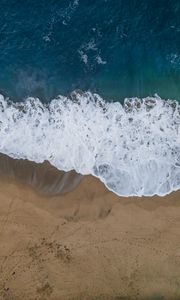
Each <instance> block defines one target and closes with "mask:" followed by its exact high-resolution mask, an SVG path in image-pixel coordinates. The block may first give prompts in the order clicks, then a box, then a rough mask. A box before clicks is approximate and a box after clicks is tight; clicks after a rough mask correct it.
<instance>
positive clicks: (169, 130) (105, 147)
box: [0, 0, 180, 196]
mask: <svg viewBox="0 0 180 300" xmlns="http://www.w3.org/2000/svg"><path fill="white" fill-rule="evenodd" d="M0 4H1V7H0V70H1V72H0V94H1V95H0V152H1V153H3V154H7V155H8V156H10V157H13V158H15V159H28V160H31V161H35V162H37V163H39V162H43V161H49V162H50V163H51V164H52V165H53V166H55V167H56V168H58V169H59V170H63V171H67V172H68V171H70V170H75V171H76V172H77V173H80V174H82V175H87V174H92V175H94V176H96V177H98V178H99V179H100V180H101V181H102V182H103V183H104V184H105V185H106V187H107V188H108V189H109V190H111V191H113V192H114V193H116V194H118V195H120V196H152V195H155V194H156V195H160V196H164V195H166V194H168V193H170V192H172V191H176V190H178V189H180V1H179V0H158V1H157V0H142V1H139V0H48V1H47V0H41V1H36V0H26V1H24V0H9V1H7V0H1V3H0Z"/></svg>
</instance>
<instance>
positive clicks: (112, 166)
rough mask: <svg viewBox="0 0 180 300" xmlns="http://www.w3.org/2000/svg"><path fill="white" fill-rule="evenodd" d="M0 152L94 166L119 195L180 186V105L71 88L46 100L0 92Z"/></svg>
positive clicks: (62, 165) (84, 168)
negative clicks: (16, 98) (13, 98)
mask: <svg viewBox="0 0 180 300" xmlns="http://www.w3.org/2000/svg"><path fill="white" fill-rule="evenodd" d="M0 152H2V153H5V154H7V155H9V156H11V157H14V158H24V159H25V158H26V159H29V160H33V161H36V162H43V161H44V160H48V161H49V162H50V163H51V164H52V165H54V166H56V167H57V168H58V169H60V170H65V171H68V170H72V169H75V170H76V171H77V172H79V173H81V174H93V175H95V176H97V177H99V178H100V179H101V181H103V182H104V183H105V185H106V186H107V187H108V188H109V189H110V190H112V191H114V192H115V193H117V194H118V195H125V196H129V195H138V196H141V195H154V194H158V195H165V194H167V193H170V192H171V191H174V190H177V189H180V105H179V104H178V102H176V101H170V100H167V101H164V100H162V99H161V98H160V97H158V96H155V97H147V98H145V99H138V98H133V99H125V101H124V105H121V104H120V103H118V102H115V103H106V102H104V101H103V100H102V99H101V98H100V96H99V95H97V94H91V93H77V92H76V93H73V94H72V96H71V97H70V98H69V99H68V98H66V97H63V96H59V97H58V98H57V99H55V100H52V101H51V103H50V104H49V105H43V104H42V103H41V102H40V101H39V100H38V99H34V98H28V99H27V100H26V101H25V102H21V103H16V104H15V103H12V102H10V101H8V100H6V99H4V97H3V96H1V97H0Z"/></svg>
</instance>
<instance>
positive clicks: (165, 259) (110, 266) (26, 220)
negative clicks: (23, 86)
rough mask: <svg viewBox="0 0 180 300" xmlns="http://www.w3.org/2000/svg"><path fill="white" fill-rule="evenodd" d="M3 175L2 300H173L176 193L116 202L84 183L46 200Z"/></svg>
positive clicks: (177, 266)
mask: <svg viewBox="0 0 180 300" xmlns="http://www.w3.org/2000/svg"><path fill="white" fill-rule="evenodd" d="M1 168H2V163H1ZM28 168H29V166H27V165H26V168H25V167H24V166H23V168H21V171H20V174H21V177H23V174H24V178H25V174H28V170H29V169H28ZM19 170H20V168H19ZM38 170H39V169H38ZM23 172H24V173H23ZM2 173H3V172H1V174H2ZM6 173H7V172H5V174H4V175H1V177H0V299H1V300H21V299H23V300H30V299H31V300H35V299H37V300H44V299H45V300H46V299H47V300H61V299H62V300H67V299H68V300H72V299H77V300H81V299H82V300H86V299H87V300H105V299H114V300H115V299H116V300H123V299H126V300H127V299H147V300H148V299H153V300H165V299H167V300H170V299H180V192H176V193H172V194H171V195H169V196H166V197H163V198H160V197H153V198H135V197H133V198H120V197H117V196H116V195H114V194H113V193H111V192H109V191H108V190H107V189H106V188H105V187H104V185H103V184H102V183H101V182H100V181H99V180H98V179H96V178H93V177H92V176H86V177H84V178H81V179H82V180H81V182H80V183H79V185H77V186H76V188H75V189H74V190H73V191H70V192H68V193H63V194H62V195H57V196H52V195H51V196H49V195H48V196H45V195H44V194H42V193H40V192H42V190H41V189H40V192H37V189H36V190H35V189H34V188H32V187H31V186H30V185H27V184H25V183H24V182H22V180H21V181H20V180H17V179H14V178H13V176H7V175H8V174H6ZM9 173H11V172H9ZM60 173H61V172H60ZM43 174H44V173H43ZM5 175H6V176H5ZM11 175H12V174H11ZM62 175H63V174H62V173H61V176H62ZM71 175H72V174H71ZM59 176H60V175H59ZM73 176H74V175H73ZM16 177H17V174H16ZM45 177H46V179H47V175H46V176H45ZM72 178H74V177H72ZM72 178H71V177H70V178H69V179H68V180H69V181H71V179H72ZM21 179H22V178H21ZM38 180H39V179H38ZM79 181H80V180H79ZM31 185H32V184H31ZM41 186H42V185H41ZM43 186H44V185H43ZM66 186H67V181H66ZM36 188H37V186H36ZM43 191H44V189H43ZM48 191H49V189H48ZM56 191H57V190H56ZM51 192H52V190H51ZM51 194H52V193H51Z"/></svg>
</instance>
